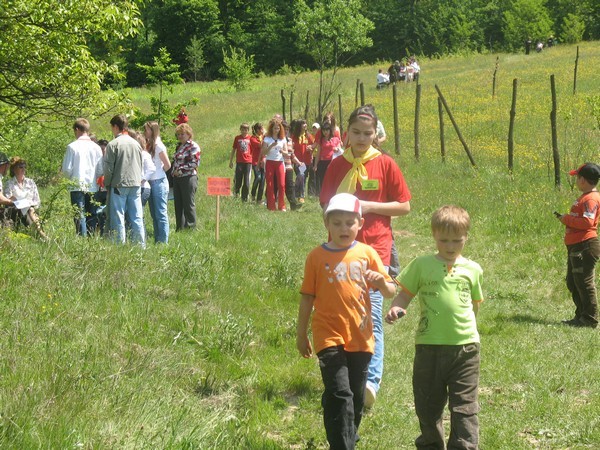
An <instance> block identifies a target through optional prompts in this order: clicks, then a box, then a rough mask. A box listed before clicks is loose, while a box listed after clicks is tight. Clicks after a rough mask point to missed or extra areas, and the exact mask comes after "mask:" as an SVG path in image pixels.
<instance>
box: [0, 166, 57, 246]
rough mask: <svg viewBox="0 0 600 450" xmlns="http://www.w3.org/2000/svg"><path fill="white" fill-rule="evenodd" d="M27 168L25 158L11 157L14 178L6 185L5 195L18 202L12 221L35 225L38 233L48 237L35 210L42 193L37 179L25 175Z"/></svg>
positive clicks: (43, 237)
mask: <svg viewBox="0 0 600 450" xmlns="http://www.w3.org/2000/svg"><path fill="white" fill-rule="evenodd" d="M26 169H27V162H26V161H25V160H24V159H22V158H20V157H18V156H15V157H13V158H12V159H11V161H10V175H11V176H12V178H11V179H10V180H8V182H7V183H6V186H4V196H5V197H7V198H9V199H10V200H11V201H13V202H16V204H14V205H15V208H14V209H13V210H12V217H11V219H12V221H13V222H14V223H15V224H16V225H18V224H19V223H21V224H23V225H25V226H28V227H29V226H31V225H33V226H34V227H35V230H36V231H37V233H38V235H39V236H40V237H41V238H42V239H47V236H46V233H44V230H43V229H42V225H41V224H40V219H39V217H38V215H37V213H36V212H35V208H38V207H39V206H40V194H39V193H38V188H37V185H36V184H35V181H33V180H32V179H31V178H26V177H25V171H26Z"/></svg>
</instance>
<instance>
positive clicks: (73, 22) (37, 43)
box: [0, 0, 141, 134]
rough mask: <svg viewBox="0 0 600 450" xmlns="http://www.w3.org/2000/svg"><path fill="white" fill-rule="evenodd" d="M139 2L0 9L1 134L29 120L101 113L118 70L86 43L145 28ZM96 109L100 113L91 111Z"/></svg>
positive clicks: (23, 4)
mask: <svg viewBox="0 0 600 450" xmlns="http://www.w3.org/2000/svg"><path fill="white" fill-rule="evenodd" d="M138 15H139V11H138V7H137V2H136V1H134V0H123V1H120V2H118V3H114V2H113V1H112V0H89V1H86V2H81V1H76V0H61V1H60V2H57V1H50V0H41V1H36V2H32V1H29V0H6V1H3V2H2V7H1V8H0V33H1V36H2V38H1V39H0V133H1V134H4V132H5V129H6V128H7V127H8V128H10V127H11V126H13V125H15V124H18V123H22V122H23V121H26V120H31V119H36V118H37V119H46V118H49V119H55V118H57V117H65V118H67V119H68V120H71V118H72V117H73V116H74V115H79V114H82V115H83V114H85V115H91V114H92V113H101V112H103V111H101V110H100V111H99V110H98V109H102V107H103V105H104V106H106V108H108V107H110V106H109V105H110V104H111V103H110V100H112V99H114V97H113V98H112V99H108V100H107V99H106V98H104V99H100V96H101V95H104V96H106V94H107V93H106V92H101V87H102V85H103V81H104V79H105V77H106V76H107V75H108V74H113V75H114V74H115V73H116V72H118V68H117V67H116V66H114V65H109V64H107V63H106V62H104V61H102V60H99V59H96V58H95V57H94V56H92V54H91V53H90V50H89V47H88V42H89V41H90V40H91V39H92V37H93V39H94V40H96V41H106V40H109V39H110V40H115V39H124V38H126V37H127V36H132V35H134V34H135V33H136V32H137V30H138V28H139V27H140V26H141V23H140V20H139V19H138ZM91 106H93V107H94V108H96V110H90V107H91Z"/></svg>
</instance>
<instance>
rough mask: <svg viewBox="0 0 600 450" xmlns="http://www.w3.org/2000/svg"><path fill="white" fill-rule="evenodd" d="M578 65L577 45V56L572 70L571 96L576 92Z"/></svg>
mask: <svg viewBox="0 0 600 450" xmlns="http://www.w3.org/2000/svg"><path fill="white" fill-rule="evenodd" d="M578 64H579V45H578V46H577V55H576V56H575V69H573V95H575V91H576V90H577V66H578Z"/></svg>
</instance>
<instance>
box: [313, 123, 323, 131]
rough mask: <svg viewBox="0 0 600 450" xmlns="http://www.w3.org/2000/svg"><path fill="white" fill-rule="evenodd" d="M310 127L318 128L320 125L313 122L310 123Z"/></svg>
mask: <svg viewBox="0 0 600 450" xmlns="http://www.w3.org/2000/svg"><path fill="white" fill-rule="evenodd" d="M312 127H313V128H316V129H317V130H318V129H319V128H321V125H319V124H318V122H315V123H313V124H312Z"/></svg>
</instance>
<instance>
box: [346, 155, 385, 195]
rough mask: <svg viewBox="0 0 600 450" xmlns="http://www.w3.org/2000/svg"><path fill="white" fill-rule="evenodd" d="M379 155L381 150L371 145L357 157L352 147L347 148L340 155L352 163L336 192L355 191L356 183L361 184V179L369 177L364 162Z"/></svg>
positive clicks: (351, 192) (349, 192) (352, 192)
mask: <svg viewBox="0 0 600 450" xmlns="http://www.w3.org/2000/svg"><path fill="white" fill-rule="evenodd" d="M379 155H381V152H380V151H379V150H377V149H376V148H375V147H373V146H370V147H369V149H368V150H367V151H366V152H365V153H363V154H362V155H361V156H359V157H355V156H354V154H353V153H352V148H347V149H346V150H345V151H344V154H343V155H342V157H344V158H346V161H348V162H349V163H350V164H352V167H351V168H350V170H349V171H348V173H347V174H346V176H345V177H344V179H343V180H342V182H341V183H340V185H339V186H338V188H337V191H336V194H340V193H342V192H347V193H348V194H354V193H355V192H356V186H357V184H358V183H359V182H360V184H361V185H362V182H363V181H365V180H368V179H369V175H368V174H367V169H365V166H364V163H366V162H368V161H371V160H372V159H375V158H377V157H378V156H379Z"/></svg>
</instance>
